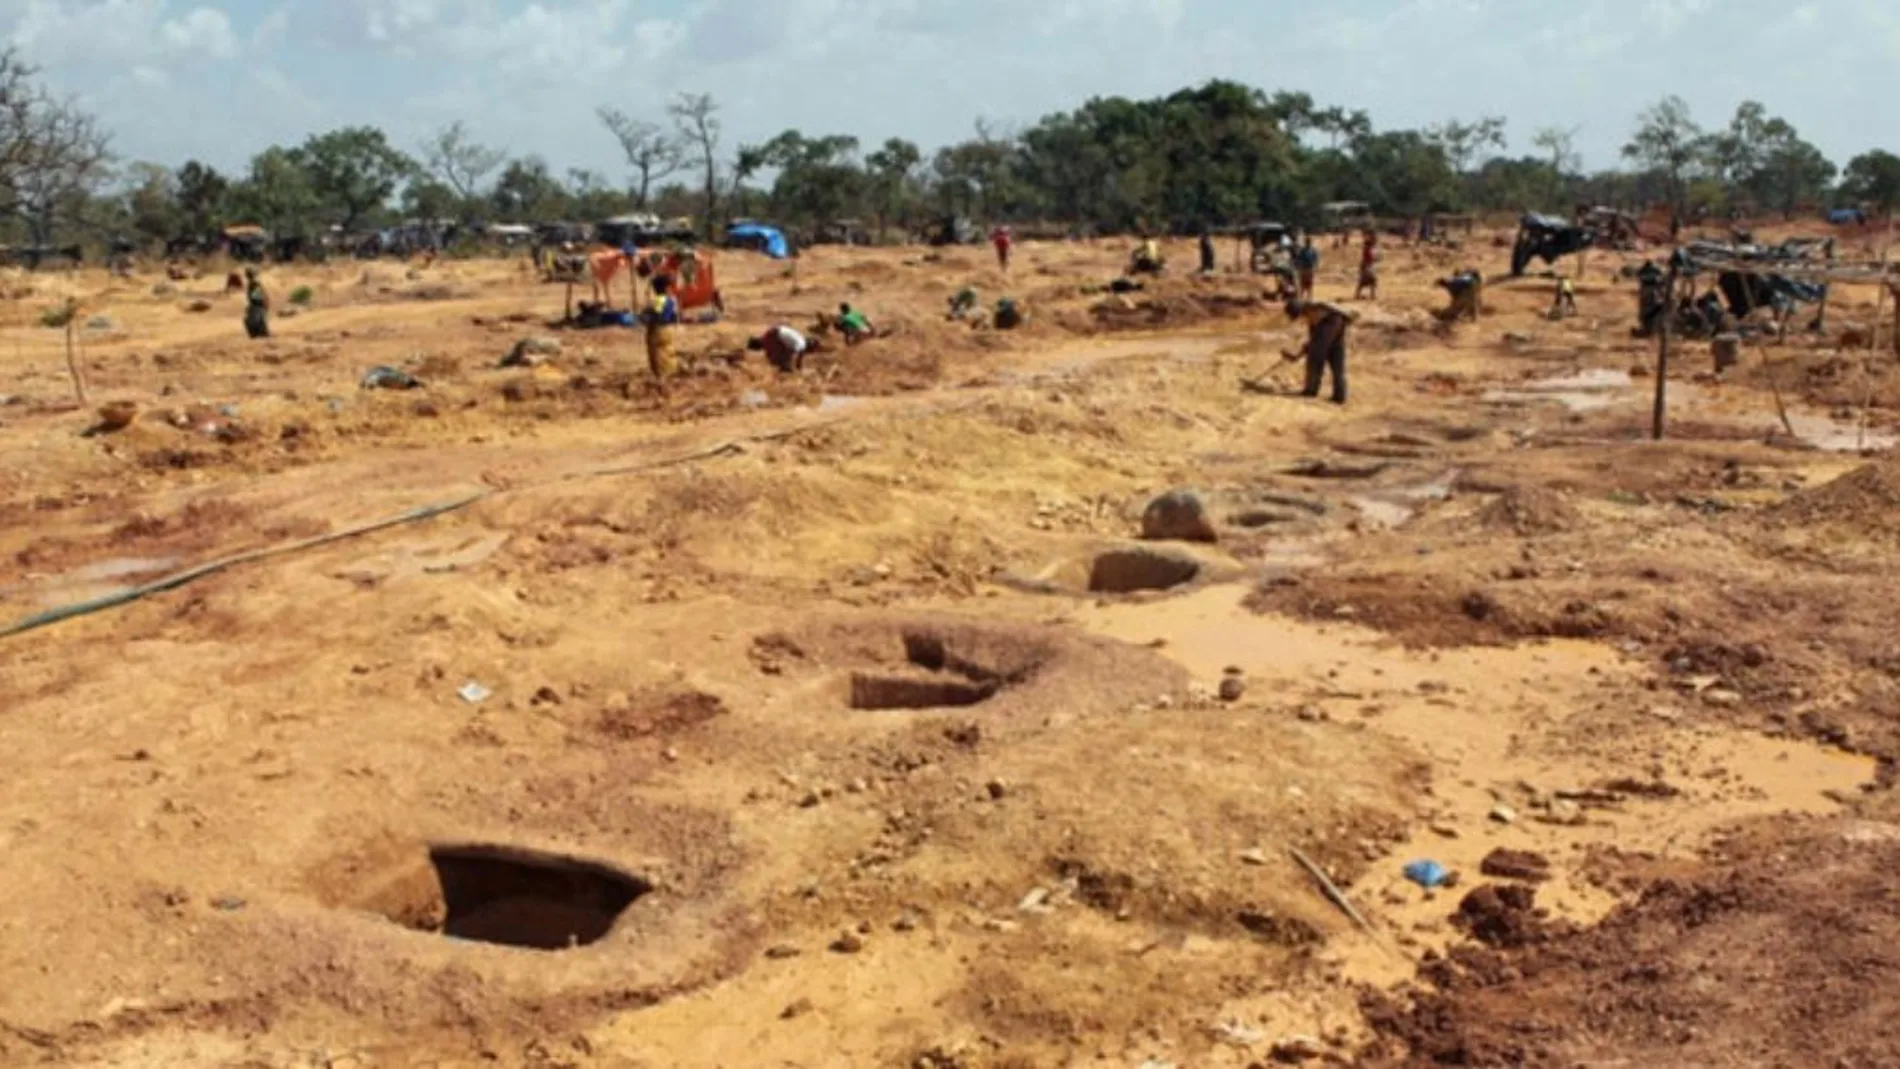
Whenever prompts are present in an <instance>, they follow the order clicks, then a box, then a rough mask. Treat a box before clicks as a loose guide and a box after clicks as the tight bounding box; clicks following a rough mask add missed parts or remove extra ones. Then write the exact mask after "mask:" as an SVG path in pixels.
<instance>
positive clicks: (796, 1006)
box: [778, 998, 817, 1021]
mask: <svg viewBox="0 0 1900 1069" xmlns="http://www.w3.org/2000/svg"><path fill="white" fill-rule="evenodd" d="M816 1008H817V1007H815V1006H813V1005H812V1004H811V999H808V998H801V999H799V1000H798V1001H797V1002H794V1003H792V1004H791V1005H789V1006H787V1007H785V1008H784V1009H782V1010H780V1011H779V1014H778V1019H779V1020H781V1021H789V1020H792V1019H793V1018H795V1017H803V1016H805V1015H806V1014H808V1013H810V1012H811V1011H812V1010H814V1009H816Z"/></svg>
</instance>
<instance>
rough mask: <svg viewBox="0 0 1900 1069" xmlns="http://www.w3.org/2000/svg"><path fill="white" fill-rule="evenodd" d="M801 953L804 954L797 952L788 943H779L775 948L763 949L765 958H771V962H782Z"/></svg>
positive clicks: (795, 948) (797, 950)
mask: <svg viewBox="0 0 1900 1069" xmlns="http://www.w3.org/2000/svg"><path fill="white" fill-rule="evenodd" d="M802 953H804V951H802V950H799V949H798V948H797V947H795V946H792V945H790V944H789V943H779V944H777V945H775V946H769V947H766V948H765V956H766V957H768V958H771V959H772V960H773V961H784V960H785V959H787V958H795V957H797V956H799V955H800V954H802Z"/></svg>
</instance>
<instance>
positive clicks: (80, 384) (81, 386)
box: [66, 309, 86, 405]
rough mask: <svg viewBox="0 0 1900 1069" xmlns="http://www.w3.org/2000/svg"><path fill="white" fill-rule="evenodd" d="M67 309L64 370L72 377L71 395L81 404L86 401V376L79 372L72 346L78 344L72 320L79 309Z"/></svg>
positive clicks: (76, 317)
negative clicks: (68, 313) (68, 312)
mask: <svg viewBox="0 0 1900 1069" xmlns="http://www.w3.org/2000/svg"><path fill="white" fill-rule="evenodd" d="M69 311H70V312H71V314H70V315H68V316H67V317H66V372H67V373H68V374H70V375H71V376H72V377H73V396H75V397H77V398H78V399H79V403H80V404H82V405H83V404H85V403H86V378H85V376H84V375H82V374H80V372H79V357H78V354H77V353H76V352H75V351H74V347H75V346H76V345H77V344H78V336H77V332H76V331H75V330H74V328H73V321H74V320H75V319H78V318H79V311H78V309H69Z"/></svg>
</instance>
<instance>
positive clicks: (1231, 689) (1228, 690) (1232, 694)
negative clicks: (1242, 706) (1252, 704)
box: [1220, 676, 1247, 702]
mask: <svg viewBox="0 0 1900 1069" xmlns="http://www.w3.org/2000/svg"><path fill="white" fill-rule="evenodd" d="M1246 693H1247V681H1246V680H1244V679H1241V678H1240V677H1239V676H1228V677H1227V678H1225V679H1223V680H1221V681H1220V700H1221V701H1224V702H1237V701H1239V700H1240V699H1241V696H1242V695H1244V694H1246Z"/></svg>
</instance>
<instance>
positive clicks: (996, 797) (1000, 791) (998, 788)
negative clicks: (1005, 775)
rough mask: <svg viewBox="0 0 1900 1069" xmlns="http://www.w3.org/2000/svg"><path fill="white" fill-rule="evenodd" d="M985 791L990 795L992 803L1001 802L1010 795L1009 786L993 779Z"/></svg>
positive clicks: (986, 785) (985, 786)
mask: <svg viewBox="0 0 1900 1069" xmlns="http://www.w3.org/2000/svg"><path fill="white" fill-rule="evenodd" d="M983 789H984V790H985V791H987V792H988V793H989V796H990V801H992V802H1000V801H1002V799H1003V796H1004V795H1007V794H1008V793H1009V784H1007V783H1004V782H1003V781H1002V780H1000V779H993V780H991V781H989V783H987V784H985V785H984V787H983Z"/></svg>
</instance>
